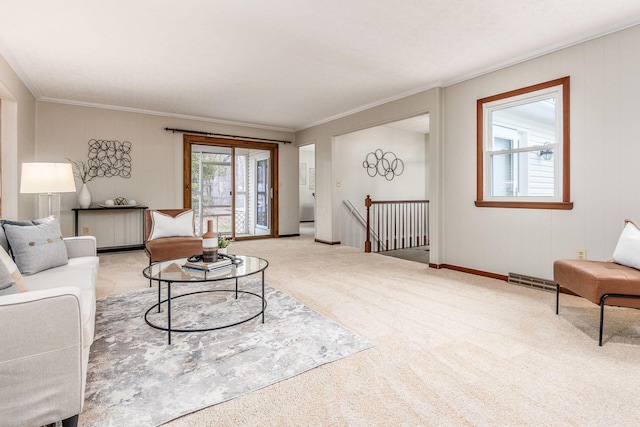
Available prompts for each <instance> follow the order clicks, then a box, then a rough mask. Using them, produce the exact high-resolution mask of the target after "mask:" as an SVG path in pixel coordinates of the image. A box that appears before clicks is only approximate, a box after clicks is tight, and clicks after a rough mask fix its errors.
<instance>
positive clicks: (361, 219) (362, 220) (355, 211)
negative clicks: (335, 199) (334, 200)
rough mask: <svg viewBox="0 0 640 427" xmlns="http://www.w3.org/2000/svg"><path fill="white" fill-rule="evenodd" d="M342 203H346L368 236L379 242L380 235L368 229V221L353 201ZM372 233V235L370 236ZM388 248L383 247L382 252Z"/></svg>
mask: <svg viewBox="0 0 640 427" xmlns="http://www.w3.org/2000/svg"><path fill="white" fill-rule="evenodd" d="M342 203H344V205H345V206H346V207H347V209H348V210H349V213H350V214H351V215H352V216H353V217H354V218H355V219H356V221H358V223H360V225H362V228H364V229H366V230H367V235H368V236H369V235H372V236H373V238H374V240H379V239H378V234H377V233H376V231H375V230H372V229H371V228H369V227H367V220H366V219H365V218H364V217H363V216H362V214H361V213H360V211H359V210H358V209H357V208H356V207H355V206H354V204H353V203H352V202H351V200H343V201H342ZM369 233H371V234H369ZM386 250H387V249H386V247H385V246H384V245H383V246H382V249H381V250H380V251H386Z"/></svg>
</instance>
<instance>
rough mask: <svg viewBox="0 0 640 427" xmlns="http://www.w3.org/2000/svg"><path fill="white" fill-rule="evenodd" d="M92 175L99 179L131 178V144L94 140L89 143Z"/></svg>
mask: <svg viewBox="0 0 640 427" xmlns="http://www.w3.org/2000/svg"><path fill="white" fill-rule="evenodd" d="M88 164H89V168H90V174H91V176H94V177H99V178H111V177H113V176H119V177H121V178H131V143H130V142H129V141H124V142H120V141H109V140H105V139H92V140H90V141H89V161H88Z"/></svg>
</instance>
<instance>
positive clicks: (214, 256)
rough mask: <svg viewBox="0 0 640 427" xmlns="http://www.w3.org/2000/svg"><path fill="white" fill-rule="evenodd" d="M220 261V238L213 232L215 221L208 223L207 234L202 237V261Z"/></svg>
mask: <svg viewBox="0 0 640 427" xmlns="http://www.w3.org/2000/svg"><path fill="white" fill-rule="evenodd" d="M217 260H218V236H216V233H215V232H214V231H213V221H212V220H209V221H207V232H206V233H204V234H203V235H202V261H203V262H216V261H217Z"/></svg>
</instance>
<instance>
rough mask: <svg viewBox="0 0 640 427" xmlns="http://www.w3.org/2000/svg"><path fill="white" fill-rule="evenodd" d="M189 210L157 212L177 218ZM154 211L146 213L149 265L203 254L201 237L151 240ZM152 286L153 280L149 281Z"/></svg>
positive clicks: (145, 226) (145, 228)
mask: <svg viewBox="0 0 640 427" xmlns="http://www.w3.org/2000/svg"><path fill="white" fill-rule="evenodd" d="M188 210H189V209H158V210H156V212H159V213H163V214H165V215H169V216H172V217H174V218H175V217H176V216H178V215H180V214H181V213H183V212H186V211H188ZM151 212H153V211H152V210H147V211H145V213H144V247H145V252H146V253H147V256H148V257H149V265H152V264H154V263H156V262H160V261H168V260H171V259H176V258H186V257H189V256H191V255H195V254H201V253H202V239H201V238H200V237H178V236H174V237H161V238H159V239H153V240H149V237H150V235H151V231H152V226H153V224H152V216H151ZM149 286H151V279H149Z"/></svg>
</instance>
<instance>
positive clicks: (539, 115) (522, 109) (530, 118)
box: [492, 97, 556, 149]
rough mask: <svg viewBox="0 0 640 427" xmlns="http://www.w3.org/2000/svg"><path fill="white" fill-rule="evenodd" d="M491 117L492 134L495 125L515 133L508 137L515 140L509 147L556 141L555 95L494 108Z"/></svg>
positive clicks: (530, 145)
mask: <svg viewBox="0 0 640 427" xmlns="http://www.w3.org/2000/svg"><path fill="white" fill-rule="evenodd" d="M492 119H493V126H494V135H495V132H496V127H500V128H502V129H503V132H504V130H506V129H509V130H510V131H511V132H514V133H515V134H516V135H517V136H516V137H510V138H511V139H514V140H516V141H517V144H514V146H513V147H511V148H525V147H535V146H538V145H544V144H545V143H547V144H553V143H555V142H556V102H555V97H550V98H547V99H541V100H537V101H533V102H525V103H522V104H519V105H515V106H512V107H507V108H502V109H499V110H494V111H493V113H492ZM498 136H503V135H498ZM494 149H498V148H494Z"/></svg>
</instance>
